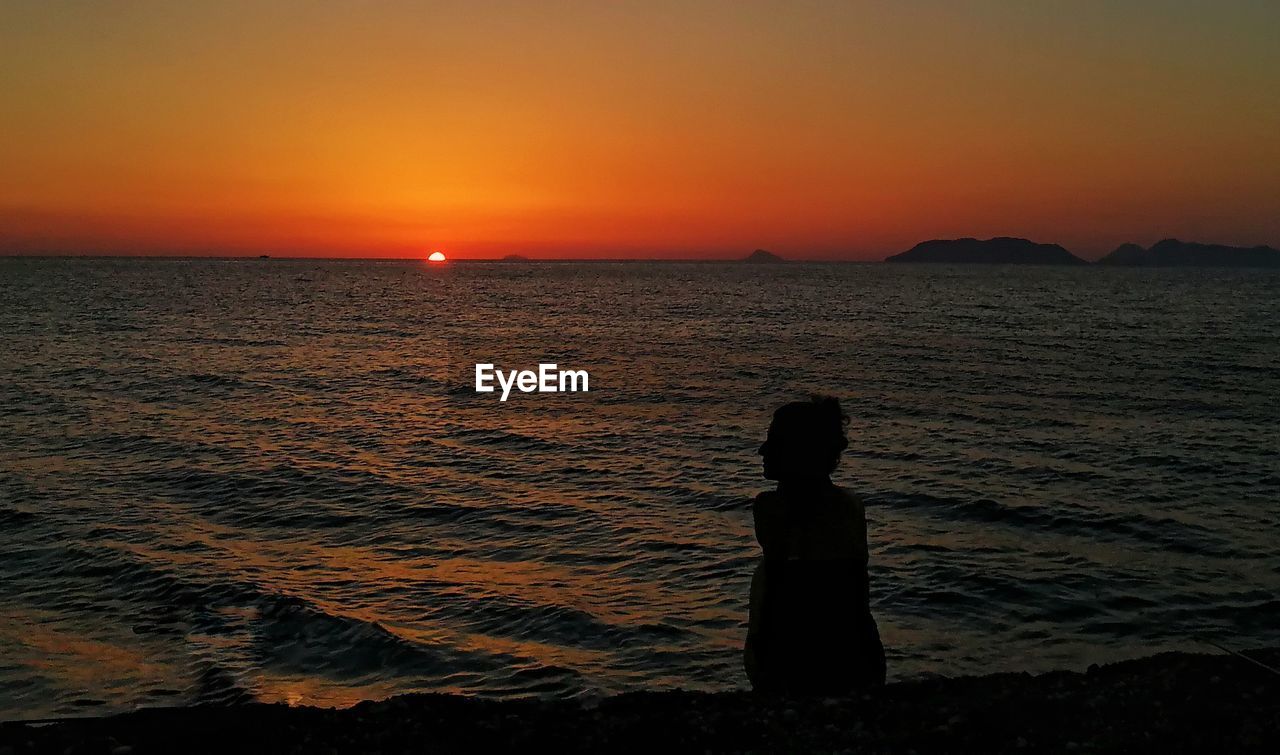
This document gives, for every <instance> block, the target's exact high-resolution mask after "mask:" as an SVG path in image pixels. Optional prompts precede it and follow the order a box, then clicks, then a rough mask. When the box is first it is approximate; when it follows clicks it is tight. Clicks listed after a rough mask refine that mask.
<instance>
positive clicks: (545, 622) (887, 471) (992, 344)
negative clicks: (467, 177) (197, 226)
mask: <svg viewBox="0 0 1280 755" xmlns="http://www.w3.org/2000/svg"><path fill="white" fill-rule="evenodd" d="M477 363H492V364H495V365H496V366H497V367H498V368H501V369H504V370H512V369H537V366H538V365H539V364H541V363H556V364H557V365H558V366H559V367H560V368H562V369H574V370H586V371H588V373H589V390H588V391H586V392H576V393H572V392H564V393H521V392H519V391H513V392H512V393H511V395H510V396H509V397H508V400H506V401H502V400H501V396H500V394H499V393H477V392H476V391H475V365H476V364H477ZM1278 365H1280V272H1277V271H1265V270H1218V269H1126V268H1100V267H1026V266H983V265H969V266H949V265H892V264H876V263H869V264H800V263H796V264H781V265H746V264H729V263H725V264H715V263H676V262H661V263H648V262H646V263H639V262H634V263H622V262H619V263H605V262H595V263H567V262H566V263H467V262H450V263H446V264H443V265H430V264H427V263H425V262H422V261H416V260H412V261H355V260H338V261H325V260H291V259H141V258H134V259H130V258H70V257H68V258H6V259H0V377H2V380H0V719H3V720H15V719H32V718H43V717H63V716H85V715H103V714H108V713H115V712H120V711H127V710H132V709H135V708H138V707H159V706H174V705H186V704H194V703H234V702H240V701H246V700H261V701H267V702H286V703H289V704H306V705H320V706H348V705H351V704H354V703H356V702H358V701H360V700H365V699H378V698H385V697H387V696H390V695H395V694H399V693H406V692H424V691H427V692H450V693H458V694H465V695H478V696H485V697H499V698H512V697H528V696H534V697H548V698H581V699H583V700H584V701H589V700H592V699H597V698H599V697H600V696H603V695H609V694H615V693H621V692H626V691H633V690H656V689H672V688H684V689H693V690H727V689H735V688H743V687H746V686H747V684H748V682H747V679H746V676H745V674H744V673H743V671H742V663H741V647H742V642H743V638H744V635H745V631H746V620H747V605H748V601H747V598H748V586H749V581H750V577H751V573H752V570H753V568H754V567H755V565H756V562H757V559H758V558H759V546H758V544H757V543H756V541H755V539H754V535H753V528H752V521H751V508H750V501H751V499H752V497H753V496H754V495H756V494H757V493H759V492H761V491H764V490H768V489H769V488H770V486H771V484H770V483H769V482H768V481H767V480H765V479H763V477H762V475H761V468H760V460H759V456H758V453H757V450H758V447H759V444H760V442H761V441H762V440H763V438H764V434H765V431H766V428H767V426H768V423H769V419H770V416H771V414H772V412H773V410H774V409H775V408H777V407H778V406H779V405H781V404H783V403H785V402H787V401H791V400H795V399H803V398H806V397H808V396H810V395H813V394H822V395H832V396H836V397H838V398H839V399H840V400H841V402H842V404H843V406H844V408H845V410H846V411H847V413H848V414H849V416H850V423H849V427H848V432H849V440H850V445H849V449H848V450H847V451H846V452H845V454H844V457H843V460H842V461H841V463H840V466H839V468H838V469H837V471H836V473H835V475H834V479H835V481H836V482H837V484H839V485H841V486H843V487H845V488H847V489H849V490H851V491H853V492H855V493H856V494H858V495H860V496H862V498H863V499H864V500H865V501H866V511H867V520H868V532H869V545H870V554H871V555H870V558H871V561H870V574H871V580H872V586H871V593H872V608H873V611H874V614H875V617H876V619H877V621H878V622H879V626H880V631H881V635H882V637H883V639H884V643H885V645H886V647H887V654H888V665H889V676H890V678H891V679H897V680H904V679H920V678H925V677H931V676H940V675H945V676H954V675H970V674H982V673H989V672H1000V671H1011V672H1023V671H1026V672H1031V673H1038V672H1043V671H1048V670H1053V669H1075V670H1083V669H1084V668H1086V667H1087V666H1088V665H1089V664H1092V663H1105V662H1109V661H1115V660H1119V659H1124V658H1131V657H1137V656H1143V655H1148V654H1151V653H1155V652H1159V651H1166V650H1191V651H1201V652H1223V651H1222V650H1220V649H1218V647H1217V646H1221V647H1223V648H1227V649H1236V650H1244V649H1247V648H1251V647H1258V646H1263V645H1276V644H1280V547H1278V544H1280V527H1278V526H1277V525H1278V523H1280V461H1278V460H1277V453H1278V452H1280V366H1278Z"/></svg>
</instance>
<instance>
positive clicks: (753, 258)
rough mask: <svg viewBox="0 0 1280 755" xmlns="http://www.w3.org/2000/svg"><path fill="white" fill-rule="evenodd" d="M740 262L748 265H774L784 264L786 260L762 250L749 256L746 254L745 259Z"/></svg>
mask: <svg viewBox="0 0 1280 755" xmlns="http://www.w3.org/2000/svg"><path fill="white" fill-rule="evenodd" d="M742 261H743V262H745V263H747V264H749V265H776V264H778V263H779V262H786V260H784V259H783V258H781V257H779V256H778V255H776V254H774V253H773V252H768V251H765V250H764V249H757V250H755V251H754V252H752V253H751V254H748V255H747V256H746V257H744V258H743V259H742Z"/></svg>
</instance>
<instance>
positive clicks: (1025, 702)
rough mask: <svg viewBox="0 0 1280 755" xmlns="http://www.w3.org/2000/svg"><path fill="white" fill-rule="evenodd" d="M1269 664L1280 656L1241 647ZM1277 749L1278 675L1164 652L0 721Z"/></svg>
mask: <svg viewBox="0 0 1280 755" xmlns="http://www.w3.org/2000/svg"><path fill="white" fill-rule="evenodd" d="M1247 654H1248V655H1249V656H1250V657H1252V658H1254V659H1256V660H1258V661H1260V662H1262V663H1265V664H1267V665H1269V666H1272V667H1280V648H1271V649H1266V650H1254V651H1248V653H1247ZM492 751H528V752H541V751H548V752H553V753H576V752H583V753H586V752H591V753H598V752H620V751H621V752H654V753H661V754H664V755H665V754H666V753H674V752H698V753H702V752H707V751H711V752H843V751H849V752H902V753H907V752H911V751H916V752H920V753H924V752H1016V753H1030V752H1072V753H1080V752H1098V751H1125V752H1161V753H1169V752H1266V753H1277V752H1280V676H1278V675H1276V674H1274V673H1272V672H1269V671H1267V670H1265V669H1263V668H1260V667H1258V666H1256V665H1254V664H1252V663H1249V662H1248V661H1246V660H1243V659H1241V658H1238V657H1235V656H1231V655H1226V654H1219V655H1191V654H1184V653H1165V654H1161V655H1155V656H1152V657H1149V658H1142V659H1139V660H1133V661H1126V662H1123V663H1116V664H1112V665H1108V666H1102V667H1096V666H1095V667H1092V668H1090V669H1089V671H1087V672H1085V673H1076V672H1065V671H1063V672H1054V673H1049V674H1043V675H1039V676H1031V675H1029V674H995V675H991V676H981V677H965V678H956V679H935V680H927V681H918V682H903V683H898V684H891V685H889V686H888V687H886V688H884V689H883V690H880V691H878V692H876V693H874V694H868V695H860V696H855V697H851V698H828V699H783V698H765V697H760V696H756V695H753V694H751V693H749V692H721V693H692V692H636V693H631V694H625V695H620V696H617V697H612V698H607V699H605V700H603V701H601V702H600V703H599V704H598V705H596V706H591V707H584V706H583V705H582V704H581V703H577V702H554V701H533V700H529V701H506V702H495V701H486V700H477V699H472V698H463V697H453V696H448V695H405V696H401V697H396V698H392V699H390V700H385V701H380V702H367V703H362V704H360V705H356V706H355V707H352V708H349V709H345V710H329V709H320V708H290V707H287V706H285V705H264V704H250V705H243V706H236V707H222V708H215V707H193V708H171V709H154V710H143V711H138V712H135V713H127V714H123V715H118V716H112V717H109V718H99V719H79V720H72V721H63V722H60V723H55V724H47V725H30V724H23V723H6V724H3V725H0V755H16V753H26V752H56V753H114V754H115V755H125V754H126V753H206V752H208V753H244V752H280V753H295V752H307V753H402V752H492Z"/></svg>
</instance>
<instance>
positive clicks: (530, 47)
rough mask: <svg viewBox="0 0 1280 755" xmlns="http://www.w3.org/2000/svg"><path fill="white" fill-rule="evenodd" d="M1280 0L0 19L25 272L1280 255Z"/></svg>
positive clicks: (176, 10) (281, 5)
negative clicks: (160, 259)
mask: <svg viewBox="0 0 1280 755" xmlns="http://www.w3.org/2000/svg"><path fill="white" fill-rule="evenodd" d="M1278 33H1280V2H1276V1H1275V0H1259V1H1258V2H1180V1H1175V0H1168V1H1166V2H1048V1H1046V2H909V1H901V2H884V3H871V2H852V1H850V2H829V3H826V2H791V3H783V2H776V3H774V2H771V3H761V2H746V1H743V0H737V1H736V2H694V1H691V0H690V1H686V2H672V3H665V2H655V1H650V2H637V3H614V2H603V1H602V2H594V3H589V2H577V3H559V2H521V3H497V2H483V0H479V1H477V2H460V3H429V2H341V3H339V2H318V1H317V2H230V1H227V0H223V1H221V2H209V3H194V2H190V3H188V2H70V1H65V2H51V1H48V0H33V1H31V2H28V1H26V0H10V1H8V2H4V3H3V4H2V5H0V176H3V180H2V181H0V253H8V254H12V253H114V254H134V253H136V254H260V253H267V254H275V255H291V254H296V255H308V256H370V257H400V256H423V257H424V256H425V255H426V254H427V253H428V252H430V251H433V250H442V251H444V252H445V253H447V254H449V255H451V256H453V257H455V258H458V257H490V256H501V255H504V254H509V253H514V254H524V255H527V256H531V257H697V258H709V257H737V256H742V255H745V254H746V253H747V252H749V251H750V250H752V249H754V248H756V247H764V248H767V249H770V250H773V251H775V252H778V253H780V254H783V255H784V256H787V257H792V258H797V259H818V258H847V259H880V258H883V257H884V256H886V255H887V254H891V253H895V252H899V251H902V250H903V249H906V248H908V247H910V246H911V245H912V244H914V243H915V242H917V241H920V240H923V239H926V238H949V237H957V236H978V237H987V236H992V235H1014V236H1026V237H1029V238H1032V239H1035V240H1037V241H1049V242H1057V243H1061V244H1063V245H1064V246H1066V247H1067V248H1069V249H1071V250H1072V251H1074V252H1076V253H1078V254H1080V255H1082V256H1085V257H1090V258H1093V257H1097V256H1100V255H1101V254H1103V253H1105V252H1107V251H1109V250H1110V249H1112V248H1114V247H1115V246H1117V245H1118V244H1120V243H1122V242H1128V241H1133V242H1137V243H1141V244H1143V245H1146V244H1150V243H1152V242H1154V241H1156V240H1159V239H1160V238H1164V237H1170V236H1174V237H1178V238H1183V239H1186V240H1197V241H1212V242H1223V243H1233V244H1246V245H1253V244H1271V245H1280V44H1277V41H1276V40H1277V34H1278Z"/></svg>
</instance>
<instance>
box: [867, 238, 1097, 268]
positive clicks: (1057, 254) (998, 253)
mask: <svg viewBox="0 0 1280 755" xmlns="http://www.w3.org/2000/svg"><path fill="white" fill-rule="evenodd" d="M885 262H933V263H950V264H962V263H982V264H992V265H997V264H998V265H1086V264H1088V263H1087V262H1085V261H1084V260H1082V259H1080V258H1079V257H1077V256H1075V255H1074V254H1072V253H1071V252H1068V251H1067V250H1066V249H1064V248H1062V247H1061V246H1059V245H1057V244H1038V243H1036V242H1034V241H1028V240H1027V239H1019V238H1012V237H1009V236H997V237H995V238H991V239H986V240H980V239H974V238H963V239H934V240H931V241H922V242H920V243H919V244H916V245H915V246H913V247H911V248H910V249H908V250H907V251H905V252H903V253H901V254H895V255H893V256H891V257H888V258H886V259H885Z"/></svg>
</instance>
